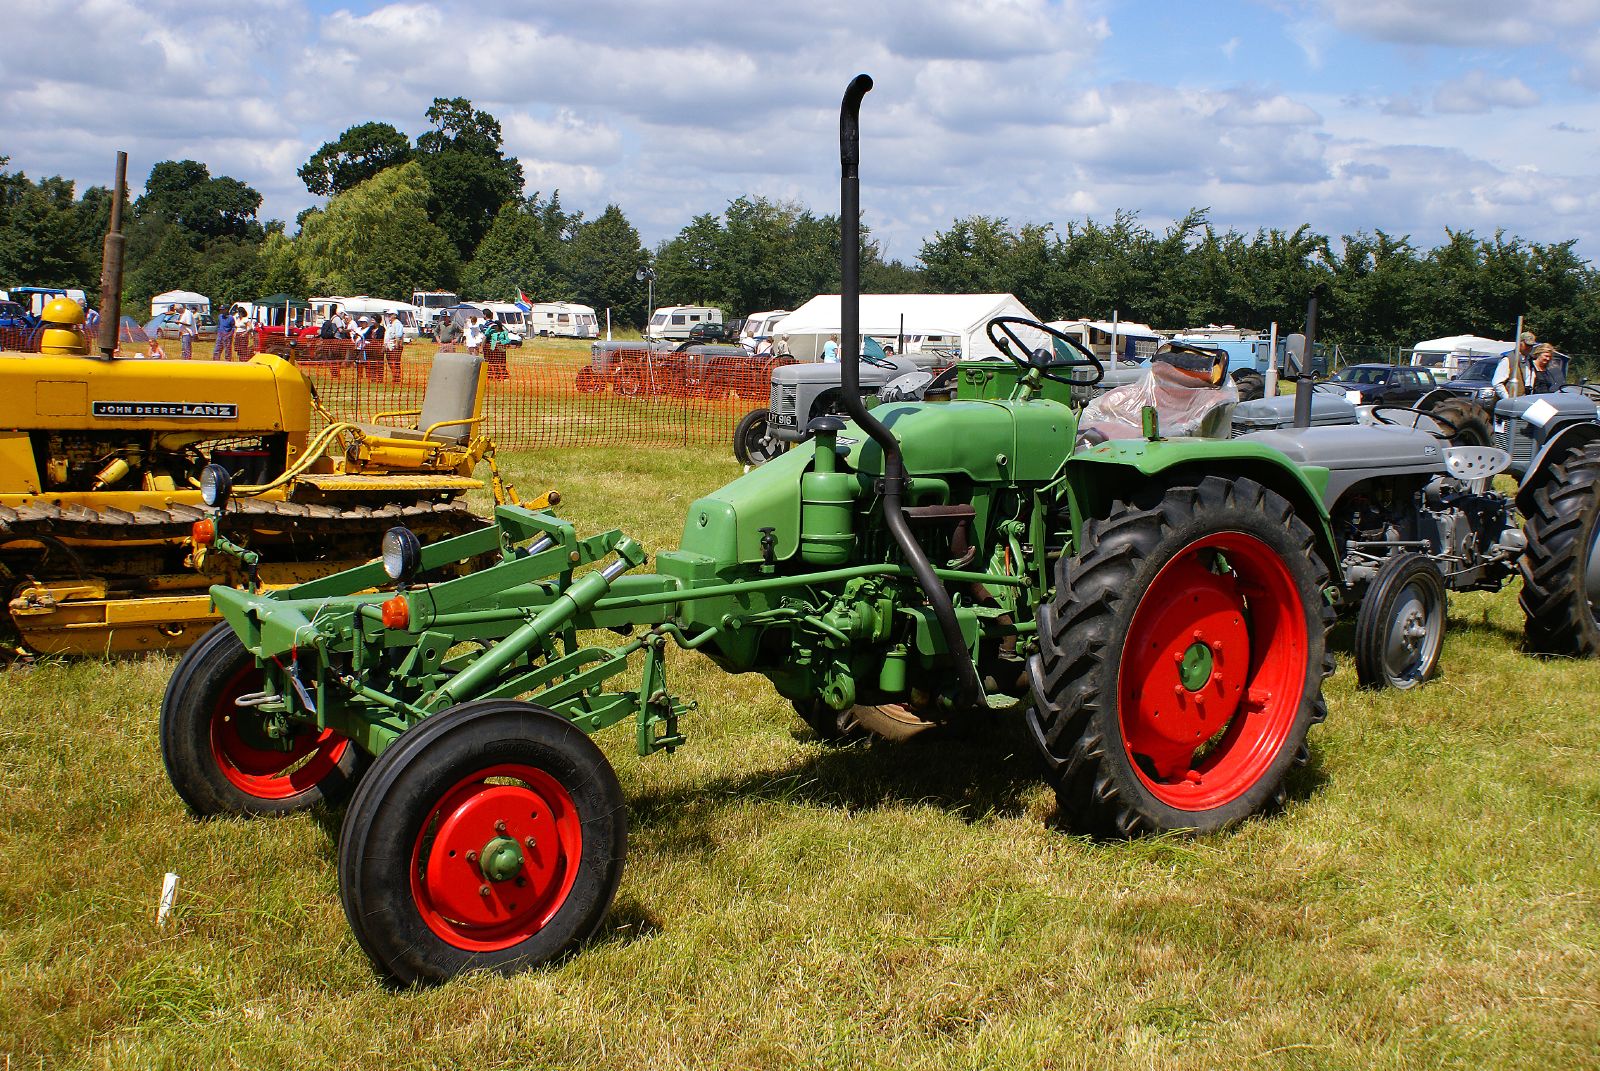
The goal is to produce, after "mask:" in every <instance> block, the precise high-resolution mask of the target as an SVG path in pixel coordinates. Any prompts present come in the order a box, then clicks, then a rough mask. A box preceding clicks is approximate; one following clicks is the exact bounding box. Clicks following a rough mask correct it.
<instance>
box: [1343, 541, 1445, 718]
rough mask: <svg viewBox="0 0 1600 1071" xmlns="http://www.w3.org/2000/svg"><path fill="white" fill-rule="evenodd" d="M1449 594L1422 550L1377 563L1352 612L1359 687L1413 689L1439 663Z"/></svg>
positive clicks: (1431, 673) (1442, 580) (1423, 680)
mask: <svg viewBox="0 0 1600 1071" xmlns="http://www.w3.org/2000/svg"><path fill="white" fill-rule="evenodd" d="M1448 598H1449V596H1448V595H1447V594H1446V592H1445V587H1444V578H1443V577H1441V576H1440V575H1439V569H1438V567H1437V566H1435V565H1434V564H1433V562H1431V561H1429V560H1428V559H1427V558H1424V557H1423V556H1422V555H1420V554H1397V555H1395V556H1393V557H1391V558H1389V559H1388V560H1387V561H1385V562H1384V563H1383V565H1381V566H1379V568H1378V573H1377V575H1376V576H1374V577H1373V578H1372V582H1371V583H1370V584H1368V585H1367V590H1366V594H1365V595H1364V596H1363V597H1362V599H1361V608H1360V609H1359V610H1358V611H1357V612H1356V629H1355V658H1356V679H1357V680H1358V681H1359V682H1360V684H1361V687H1363V688H1372V689H1379V688H1401V689H1405V688H1415V687H1416V686H1417V685H1419V684H1423V683H1425V682H1426V681H1427V680H1428V679H1429V678H1430V677H1432V676H1433V674H1434V671H1435V670H1437V669H1438V668H1439V655H1440V654H1441V653H1442V652H1443V650H1444V627H1445V614H1446V612H1447V609H1448V603H1447V600H1448Z"/></svg>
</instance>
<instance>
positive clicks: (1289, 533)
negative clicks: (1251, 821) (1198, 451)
mask: <svg viewBox="0 0 1600 1071" xmlns="http://www.w3.org/2000/svg"><path fill="white" fill-rule="evenodd" d="M1056 579H1057V590H1056V593H1055V595H1054V597H1053V599H1052V600H1051V601H1050V602H1049V603H1047V604H1045V605H1044V606H1043V607H1042V608H1041V609H1040V612H1039V640H1040V652H1039V653H1038V654H1037V655H1035V656H1034V658H1033V659H1032V662H1031V664H1030V676H1031V678H1032V682H1033V692H1034V708H1033V710H1032V712H1031V713H1030V716H1029V725H1030V727H1031V729H1032V734H1033V736H1034V739H1035V741H1036V743H1037V744H1038V747H1039V749H1040V751H1041V753H1042V754H1043V756H1044V758H1045V760H1046V763H1047V765H1048V766H1049V769H1050V771H1051V776H1052V780H1053V782H1054V783H1055V787H1056V791H1057V797H1058V799H1059V801H1060V804H1061V807H1062V811H1063V817H1065V818H1066V819H1068V820H1069V821H1070V822H1072V823H1073V824H1075V825H1077V826H1078V827H1079V828H1082V829H1083V830H1085V831H1086V832H1091V833H1095V834H1098V835H1111V836H1128V835H1134V834H1139V833H1151V832H1163V831H1167V830H1174V829H1190V830H1210V829H1217V828H1221V827H1223V826H1226V825H1230V824H1232V823H1234V822H1237V821H1239V820H1241V819H1243V818H1245V817H1247V816H1249V815H1251V814H1254V813H1256V812H1258V811H1260V810H1262V809H1264V808H1267V807H1270V806H1272V805H1274V804H1276V803H1278V802H1279V801H1281V799H1282V798H1283V794H1284V779H1285V777H1286V776H1287V774H1288V772H1289V770H1290V769H1291V768H1292V767H1293V766H1294V765H1295V764H1296V762H1300V761H1304V758H1305V755H1306V752H1305V740H1306V734H1307V732H1308V731H1309V730H1310V727H1311V725H1312V724H1313V723H1315V722H1317V721H1320V720H1322V718H1323V716H1324V714H1325V710H1326V708H1325V706H1324V704H1323V701H1322V680H1323V677H1324V676H1326V675H1327V673H1328V672H1329V671H1330V670H1331V664H1330V663H1329V661H1328V659H1327V655H1326V639H1325V636H1326V630H1327V627H1328V625H1329V624H1330V623H1331V621H1332V612H1331V610H1329V608H1328V606H1327V604H1326V602H1325V601H1324V600H1323V598H1322V594H1321V593H1322V589H1323V587H1324V585H1325V583H1326V579H1327V571H1326V568H1325V566H1324V565H1323V564H1322V562H1321V560H1320V559H1319V558H1318V557H1317V555H1316V553H1315V550H1314V547H1313V543H1312V536H1311V531H1310V529H1309V528H1307V527H1306V525H1305V524H1304V523H1303V522H1302V521H1300V520H1299V519H1298V518H1297V517H1296V516H1295V514H1294V511H1293V509H1292V508H1291V507H1290V506H1289V504H1288V502H1286V501H1285V500H1284V499H1283V498H1281V497H1279V496H1278V495H1276V494H1274V493H1273V492H1271V491H1268V490H1266V489H1265V488H1263V487H1261V486H1260V485H1259V484H1256V483H1254V482H1253V481H1250V480H1244V479H1236V480H1223V479H1219V478H1214V477H1213V478H1208V479H1206V480H1204V481H1203V482H1202V483H1201V484H1200V485H1199V486H1197V487H1176V488H1172V489H1171V490H1169V491H1168V492H1167V493H1166V495H1165V497H1164V498H1163V499H1162V501H1161V502H1160V503H1159V504H1158V505H1157V506H1156V507H1155V508H1153V509H1149V510H1140V509H1136V508H1134V507H1132V506H1124V507H1122V508H1120V509H1118V510H1116V511H1114V512H1113V514H1112V515H1111V516H1110V517H1109V518H1107V519H1105V520H1103V521H1095V522H1091V523H1090V524H1089V525H1088V526H1087V528H1086V530H1085V532H1084V533H1083V539H1082V541H1081V545H1080V548H1079V553H1078V554H1077V555H1075V556H1073V557H1071V558H1066V559H1063V560H1062V562H1061V565H1060V567H1059V569H1058V571H1057V578H1056Z"/></svg>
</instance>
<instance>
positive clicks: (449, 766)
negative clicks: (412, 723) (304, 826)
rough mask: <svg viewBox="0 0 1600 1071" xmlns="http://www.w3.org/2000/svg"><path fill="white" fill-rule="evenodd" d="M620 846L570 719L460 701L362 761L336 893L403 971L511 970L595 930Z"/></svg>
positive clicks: (595, 754) (376, 957)
mask: <svg viewBox="0 0 1600 1071" xmlns="http://www.w3.org/2000/svg"><path fill="white" fill-rule="evenodd" d="M626 846H627V813H626V809H625V808H624V806H623V801H622V789H621V786H620V785H619V784H618V783H617V778H616V774H615V773H614V772H613V771H612V769H611V766H610V764H609V763H608V762H606V759H605V756H604V755H603V754H601V752H600V749H599V748H597V747H596V746H595V744H594V742H593V741H592V740H590V739H589V738H588V737H587V736H586V735H584V733H583V732H582V731H581V730H579V729H578V728H576V727H575V726H573V725H572V724H571V723H570V722H568V721H567V720H566V719H565V718H562V717H560V716H558V715H556V714H553V713H551V712H550V711H548V710H546V709H544V708H542V707H537V706H534V705H532V704H530V703H522V702H515V701H510V700H486V701H480V702H474V703H465V704H462V705H461V706H458V707H454V708H452V709H450V710H447V711H444V712H443V713H441V714H438V715H435V716H434V717H432V718H429V719H428V720H427V721H425V722H423V723H422V724H421V725H419V726H418V727H416V728H415V729H412V730H411V731H409V732H407V733H406V734H405V735H404V736H402V737H401V738H400V739H399V741H397V742H396V743H395V744H394V745H393V746H392V747H390V748H389V750H388V751H386V752H384V753H383V755H382V756H381V757H380V758H379V759H378V761H377V762H376V763H375V764H374V765H373V769H372V772H371V773H370V774H369V775H368V777H367V778H366V780H365V781H363V782H362V785H361V787H360V788H359V789H358V790H357V792H356V795H355V797H354V798H353V799H352V800H351V802H350V809H349V811H348V812H346V815H345V821H344V827H343V829H342V831H341V833H340V840H339V889H340V895H341V898H342V899H343V901H344V908H345V915H346V917H347V918H348V919H349V921H350V926H351V928H352V929H353V930H354V931H355V934H356V939H357V940H358V941H359V942H360V944H361V947H362V949H363V950H364V951H365V952H366V953H367V955H368V957H369V958H370V959H371V960H372V962H373V964H374V965H375V966H376V967H377V968H378V969H379V970H380V971H382V972H383V973H384V974H386V975H388V976H389V977H391V978H393V979H394V980H396V981H398V982H401V983H403V984H407V985H412V984H419V983H431V982H439V981H443V980H445V979H448V978H451V977H454V976H455V975H457V974H460V973H461V972H463V971H469V970H493V971H499V972H501V973H509V972H511V971H515V970H523V969H526V968H529V967H534V966H537V965H539V964H541V963H546V962H548V961H550V960H552V959H556V958H558V957H560V956H562V955H564V954H566V953H567V952H569V951H571V950H572V949H573V948H575V947H576V946H578V945H579V944H581V943H582V942H583V941H585V940H587V939H589V938H590V937H591V936H592V935H593V934H594V933H595V931H596V930H597V929H598V928H599V926H600V924H601V922H602V921H603V920H604V919H605V915H606V912H607V911H608V910H609V908H610V905H611V900H612V897H613V896H614V895H615V893H616V889H617V884H618V882H619V881H620V880H621V878H622V863H623V856H624V854H625V852H626Z"/></svg>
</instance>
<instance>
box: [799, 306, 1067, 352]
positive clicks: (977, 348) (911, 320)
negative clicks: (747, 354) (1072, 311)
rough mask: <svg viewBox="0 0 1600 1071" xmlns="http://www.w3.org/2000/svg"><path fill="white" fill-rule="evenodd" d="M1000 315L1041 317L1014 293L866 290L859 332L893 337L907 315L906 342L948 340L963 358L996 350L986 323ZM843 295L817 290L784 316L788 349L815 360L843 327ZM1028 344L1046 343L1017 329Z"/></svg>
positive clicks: (939, 343)
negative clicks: (816, 293)
mask: <svg viewBox="0 0 1600 1071" xmlns="http://www.w3.org/2000/svg"><path fill="white" fill-rule="evenodd" d="M996 316H1020V317H1022V318H1024V319H1028V320H1037V319H1038V317H1036V316H1034V314H1033V313H1031V312H1029V311H1028V307H1027V306H1026V305H1024V304H1023V303H1022V302H1020V301H1018V300H1017V299H1016V298H1015V297H1013V296H1012V295H1010V294H862V295H861V334H862V335H864V336H868V335H870V336H871V337H873V338H875V339H877V340H878V341H879V342H883V343H889V342H893V341H894V340H895V338H896V337H897V336H898V335H899V334H900V331H901V318H902V317H904V325H905V334H906V340H907V346H908V348H919V346H928V347H933V346H943V345H948V346H950V348H952V349H959V350H960V352H961V359H962V360H967V361H971V360H979V359H982V358H984V357H994V356H998V351H997V350H996V349H995V348H994V346H993V345H991V344H990V342H989V339H988V336H987V334H986V333H985V330H984V329H985V327H986V325H987V324H988V323H989V321H990V320H991V319H992V318H994V317H996ZM839 321H840V316H839V295H838V294H819V295H817V296H816V297H814V298H812V299H811V300H810V301H808V302H806V303H805V304H804V305H801V306H800V307H799V308H798V309H796V310H794V311H793V312H791V313H790V314H789V315H788V316H785V317H784V318H783V321H782V322H781V323H780V324H779V325H778V327H777V332H778V334H779V335H786V336H788V339H789V351H790V352H791V353H793V354H794V355H795V356H796V357H797V358H799V359H800V360H802V361H807V360H815V359H816V357H817V355H818V354H820V353H821V352H822V347H823V344H824V343H826V342H827V341H828V336H829V335H836V334H838V333H839ZM1019 334H1020V336H1021V337H1022V339H1023V341H1025V342H1027V343H1028V344H1029V345H1030V346H1038V345H1042V344H1043V343H1044V337H1045V336H1044V335H1043V333H1041V332H1038V331H1031V332H1030V331H1021V332H1019Z"/></svg>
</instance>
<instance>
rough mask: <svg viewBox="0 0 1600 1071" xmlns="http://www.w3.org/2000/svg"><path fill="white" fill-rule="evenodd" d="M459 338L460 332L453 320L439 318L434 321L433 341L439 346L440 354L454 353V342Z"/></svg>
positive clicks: (445, 317) (447, 317)
mask: <svg viewBox="0 0 1600 1071" xmlns="http://www.w3.org/2000/svg"><path fill="white" fill-rule="evenodd" d="M460 337H461V331H460V330H459V329H458V328H457V327H456V322H455V319H454V318H452V317H449V316H441V317H439V319H438V320H436V321H434V325H433V340H434V341H435V342H437V343H438V344H439V352H440V353H454V352H455V351H456V340H457V339H459V338H460Z"/></svg>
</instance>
